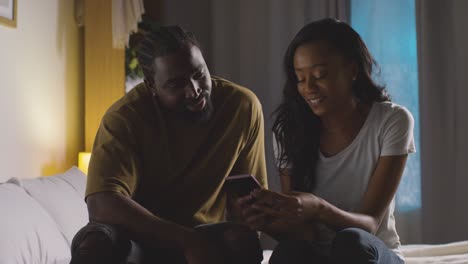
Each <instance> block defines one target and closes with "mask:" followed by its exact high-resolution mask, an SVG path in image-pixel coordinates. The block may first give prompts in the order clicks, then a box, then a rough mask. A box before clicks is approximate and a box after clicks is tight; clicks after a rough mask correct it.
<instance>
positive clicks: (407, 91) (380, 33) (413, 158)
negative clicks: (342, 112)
mask: <svg viewBox="0 0 468 264" xmlns="http://www.w3.org/2000/svg"><path fill="white" fill-rule="evenodd" d="M351 25H352V26H353V28H354V29H355V30H356V31H357V32H358V33H359V34H360V35H361V37H362V38H363V40H364V42H366V44H367V46H368V48H369V50H370V52H371V53H372V55H373V56H374V58H375V60H376V61H377V63H378V64H379V65H380V68H381V72H380V76H377V80H379V82H380V83H382V84H384V85H386V88H387V90H388V92H389V93H390V95H391V97H392V101H393V102H395V103H397V104H400V105H403V106H405V107H406V108H408V110H409V111H410V112H411V113H412V114H413V117H414V121H415V127H414V137H415V143H416V149H417V153H415V154H411V155H409V158H408V162H407V165H406V169H405V172H404V174H403V178H402V180H401V183H400V187H399V189H398V192H397V196H396V207H397V210H400V211H408V210H414V209H417V208H420V207H421V166H420V164H421V163H420V156H419V146H420V144H419V142H420V141H419V100H418V65H417V46H416V18H415V3H414V0H392V1H386V0H351Z"/></svg>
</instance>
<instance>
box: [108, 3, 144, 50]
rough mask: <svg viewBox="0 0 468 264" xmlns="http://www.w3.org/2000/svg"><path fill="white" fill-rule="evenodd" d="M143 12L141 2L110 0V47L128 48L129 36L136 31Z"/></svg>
mask: <svg viewBox="0 0 468 264" xmlns="http://www.w3.org/2000/svg"><path fill="white" fill-rule="evenodd" d="M144 12H145V9H144V6H143V0H112V46H113V47H114V48H117V49H123V48H125V46H128V40H129V37H130V34H131V33H133V32H136V31H137V30H138V23H139V22H140V21H141V15H142V14H143V13H144Z"/></svg>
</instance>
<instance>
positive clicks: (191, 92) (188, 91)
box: [185, 82, 202, 99]
mask: <svg viewBox="0 0 468 264" xmlns="http://www.w3.org/2000/svg"><path fill="white" fill-rule="evenodd" d="M201 92H202V89H201V88H200V87H199V86H198V85H197V83H195V82H190V83H189V84H188V85H187V87H185V98H187V99H190V98H197V97H198V96H199V95H200V94H201Z"/></svg>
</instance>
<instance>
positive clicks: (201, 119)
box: [180, 91, 214, 124]
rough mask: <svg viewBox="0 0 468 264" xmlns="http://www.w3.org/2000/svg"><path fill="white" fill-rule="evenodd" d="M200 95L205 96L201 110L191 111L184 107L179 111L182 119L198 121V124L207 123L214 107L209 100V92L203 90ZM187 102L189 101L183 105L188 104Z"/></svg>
mask: <svg viewBox="0 0 468 264" xmlns="http://www.w3.org/2000/svg"><path fill="white" fill-rule="evenodd" d="M200 96H203V97H204V98H205V101H206V104H205V107H204V108H203V109H202V110H201V111H198V112H194V111H191V110H189V109H188V108H186V107H185V109H184V110H183V111H182V112H180V116H181V118H183V119H184V120H186V121H188V122H192V123H200V124H204V123H207V122H208V121H209V120H210V119H211V117H212V116H213V112H214V107H213V103H212V101H211V96H210V95H209V93H207V92H205V91H203V92H202V94H201V95H200ZM188 104H189V102H186V104H185V105H188Z"/></svg>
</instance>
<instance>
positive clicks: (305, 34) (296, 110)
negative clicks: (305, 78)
mask: <svg viewBox="0 0 468 264" xmlns="http://www.w3.org/2000/svg"><path fill="white" fill-rule="evenodd" d="M315 41H326V42H327V43H328V44H329V45H330V47H331V48H332V49H333V50H334V51H337V52H338V53H340V54H342V56H343V57H344V59H345V60H347V61H349V62H354V63H356V65H357V67H358V74H357V76H356V80H355V81H354V83H353V86H352V89H353V95H354V96H355V97H356V99H357V100H358V102H360V103H365V104H371V103H372V102H383V101H390V98H389V95H388V94H387V92H386V91H385V87H384V86H380V85H378V84H377V83H376V82H375V81H374V80H373V79H372V73H373V68H374V66H375V67H377V63H376V61H375V60H374V58H373V57H372V55H371V54H370V52H369V50H368V49H367V47H366V45H365V43H364V41H363V40H362V39H361V37H360V36H359V34H358V33H357V32H356V31H355V30H354V29H352V28H351V27H350V26H349V25H348V24H346V23H345V22H342V21H339V20H336V19H330V18H327V19H322V20H318V21H315V22H312V23H309V24H307V25H305V26H304V27H303V28H302V29H301V30H300V31H299V32H298V33H297V34H296V36H295V37H294V39H293V40H292V41H291V43H290V44H289V47H288V49H287V51H286V54H285V56H284V62H283V63H284V65H283V67H284V70H285V73H286V83H285V84H284V88H283V98H282V102H281V104H280V105H279V106H278V108H277V109H276V110H275V111H274V112H273V116H274V119H275V121H274V124H273V133H274V137H275V139H276V144H277V146H276V147H277V154H276V155H277V157H276V158H277V160H278V168H279V170H280V172H285V171H287V174H288V175H289V176H290V177H291V183H292V189H293V190H297V191H308V192H310V191H312V190H313V189H314V187H315V182H316V181H315V178H316V175H315V170H316V166H317V160H318V157H319V142H320V129H319V128H320V120H319V118H318V116H316V115H315V114H314V113H313V112H312V110H311V109H310V107H309V106H308V105H307V103H306V102H305V100H304V99H303V98H302V97H301V95H300V94H299V92H298V89H297V77H296V74H295V71H294V63H293V59H294V54H295V52H296V49H297V48H298V47H299V46H301V45H303V44H306V43H311V42H315Z"/></svg>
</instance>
